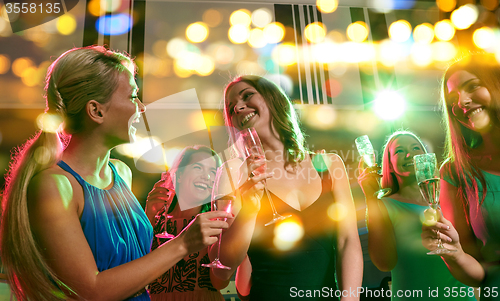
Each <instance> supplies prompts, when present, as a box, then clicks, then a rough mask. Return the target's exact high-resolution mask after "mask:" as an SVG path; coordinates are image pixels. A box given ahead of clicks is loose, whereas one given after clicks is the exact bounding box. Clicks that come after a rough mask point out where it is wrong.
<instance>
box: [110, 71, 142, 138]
mask: <svg viewBox="0 0 500 301" xmlns="http://www.w3.org/2000/svg"><path fill="white" fill-rule="evenodd" d="M137 93H138V88H137V85H136V83H135V80H134V77H133V76H132V74H131V73H130V72H127V71H124V72H121V73H120V75H119V78H118V87H117V88H116V90H115V92H114V93H113V94H112V95H111V99H110V100H109V102H108V107H107V112H108V114H109V119H108V122H107V124H108V125H109V127H110V128H112V129H114V131H113V134H112V135H113V136H114V138H115V139H117V140H118V141H117V144H121V143H128V142H134V141H135V132H136V131H137V130H136V128H135V127H133V126H132V124H133V123H137V122H139V118H140V116H141V113H143V112H144V111H145V110H146V107H145V106H144V104H143V103H142V102H141V101H140V100H139V98H138V97H137ZM124 129H126V132H125V131H124ZM116 130H118V131H120V132H119V133H116Z"/></svg>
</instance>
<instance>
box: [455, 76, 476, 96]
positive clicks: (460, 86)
mask: <svg viewBox="0 0 500 301" xmlns="http://www.w3.org/2000/svg"><path fill="white" fill-rule="evenodd" d="M476 79H477V80H479V78H477V77H474V78H471V79H468V80H466V81H464V82H463V83H461V84H460V85H459V86H458V88H459V89H462V88H463V87H465V86H467V84H468V83H470V82H471V81H473V80H476ZM451 93H453V91H452V92H449V91H448V95H449V94H451Z"/></svg>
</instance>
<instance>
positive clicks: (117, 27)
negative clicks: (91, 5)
mask: <svg viewBox="0 0 500 301" xmlns="http://www.w3.org/2000/svg"><path fill="white" fill-rule="evenodd" d="M131 25H132V20H131V19H130V16H129V15H127V14H116V15H106V16H102V17H99V19H97V22H96V24H95V26H96V29H97V31H99V33H100V34H102V35H111V36H113V35H122V34H124V33H127V32H128V31H129V30H130V26H131Z"/></svg>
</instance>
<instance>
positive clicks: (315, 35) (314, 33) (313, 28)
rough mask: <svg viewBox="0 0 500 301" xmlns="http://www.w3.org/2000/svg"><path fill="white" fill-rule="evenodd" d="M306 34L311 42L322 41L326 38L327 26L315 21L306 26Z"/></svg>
mask: <svg viewBox="0 0 500 301" xmlns="http://www.w3.org/2000/svg"><path fill="white" fill-rule="evenodd" d="M304 35H305V37H306V39H307V40H308V41H309V42H311V43H320V42H322V41H323V40H324V39H325V36H326V26H325V25H324V24H323V23H321V22H314V23H311V24H309V25H307V26H306V28H304Z"/></svg>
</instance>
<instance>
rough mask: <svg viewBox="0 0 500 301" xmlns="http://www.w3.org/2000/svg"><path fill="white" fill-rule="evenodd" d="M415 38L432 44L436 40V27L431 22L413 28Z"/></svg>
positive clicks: (420, 41) (419, 41)
mask: <svg viewBox="0 0 500 301" xmlns="http://www.w3.org/2000/svg"><path fill="white" fill-rule="evenodd" d="M413 39H414V40H415V42H417V43H424V44H430V43H431V42H432V40H434V27H433V26H432V25H431V24H429V23H423V24H419V25H417V26H416V27H415V29H414V30H413Z"/></svg>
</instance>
